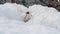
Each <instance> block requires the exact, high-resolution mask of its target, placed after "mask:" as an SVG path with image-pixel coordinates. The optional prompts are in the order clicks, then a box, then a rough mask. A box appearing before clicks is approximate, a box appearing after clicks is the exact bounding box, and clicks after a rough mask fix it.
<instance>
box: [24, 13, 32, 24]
mask: <svg viewBox="0 0 60 34" xmlns="http://www.w3.org/2000/svg"><path fill="white" fill-rule="evenodd" d="M31 17H32V15H31V14H30V12H26V16H25V17H24V22H25V23H26V22H28V21H29V20H30V19H31Z"/></svg>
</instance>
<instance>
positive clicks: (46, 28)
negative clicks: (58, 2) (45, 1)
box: [0, 3, 60, 34]
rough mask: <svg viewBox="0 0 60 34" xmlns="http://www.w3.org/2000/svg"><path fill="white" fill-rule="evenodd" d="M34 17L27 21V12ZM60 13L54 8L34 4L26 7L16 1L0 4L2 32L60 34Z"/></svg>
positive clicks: (0, 28) (12, 33)
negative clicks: (25, 20)
mask: <svg viewBox="0 0 60 34" xmlns="http://www.w3.org/2000/svg"><path fill="white" fill-rule="evenodd" d="M27 11H29V12H30V13H31V14H32V18H31V19H30V20H29V21H28V22H27V23H25V22H24V21H23V18H24V16H25V15H26V14H25V13H26V12H27ZM59 17H60V13H59V12H58V11H57V10H56V9H54V8H52V7H46V6H41V5H33V6H30V7H29V8H26V7H25V6H23V5H19V4H16V3H5V4H4V5H0V34H60V27H59V26H60V18H59Z"/></svg>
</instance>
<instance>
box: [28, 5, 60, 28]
mask: <svg viewBox="0 0 60 34" xmlns="http://www.w3.org/2000/svg"><path fill="white" fill-rule="evenodd" d="M29 11H31V14H32V19H31V20H30V21H29V22H28V23H33V24H40V25H46V26H49V27H52V28H57V29H60V27H59V26H60V12H58V11H57V10H56V9H55V8H52V7H46V6H41V5H33V6H30V7H29Z"/></svg>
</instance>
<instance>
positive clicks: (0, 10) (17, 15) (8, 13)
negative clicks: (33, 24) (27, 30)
mask: <svg viewBox="0 0 60 34" xmlns="http://www.w3.org/2000/svg"><path fill="white" fill-rule="evenodd" d="M26 11H27V8H26V7H24V6H23V5H18V4H16V3H13V4H12V3H5V4H4V5H0V16H5V17H7V18H9V19H17V20H22V18H23V17H24V16H25V12H26Z"/></svg>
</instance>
